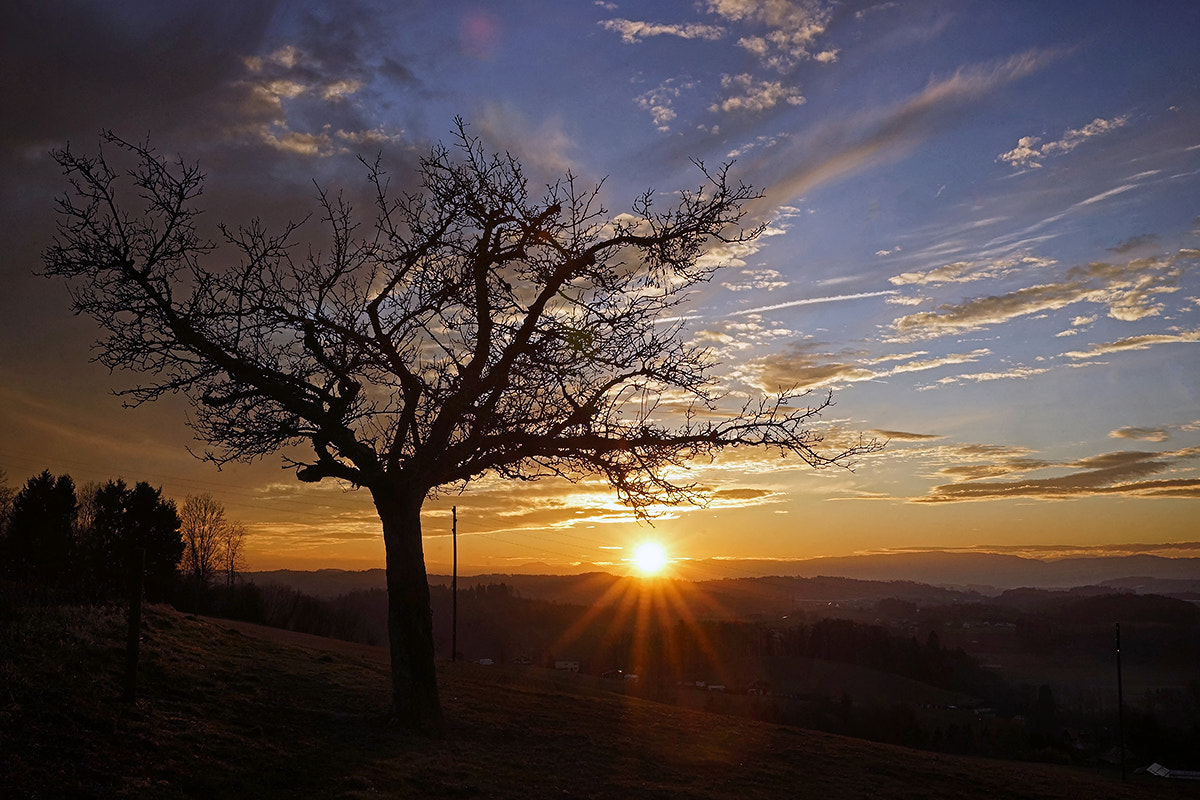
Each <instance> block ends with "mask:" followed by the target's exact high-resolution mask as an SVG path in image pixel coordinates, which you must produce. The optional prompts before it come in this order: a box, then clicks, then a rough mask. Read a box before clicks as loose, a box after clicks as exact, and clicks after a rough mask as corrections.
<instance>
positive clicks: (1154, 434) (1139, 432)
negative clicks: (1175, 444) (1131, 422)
mask: <svg viewBox="0 0 1200 800" xmlns="http://www.w3.org/2000/svg"><path fill="white" fill-rule="evenodd" d="M1108 436H1109V438H1110V439H1141V440H1143V441H1147V442H1165V441H1167V440H1168V439H1170V438H1171V434H1169V433H1168V432H1167V430H1166V429H1165V428H1117V429H1116V430H1115V431H1109V434H1108Z"/></svg>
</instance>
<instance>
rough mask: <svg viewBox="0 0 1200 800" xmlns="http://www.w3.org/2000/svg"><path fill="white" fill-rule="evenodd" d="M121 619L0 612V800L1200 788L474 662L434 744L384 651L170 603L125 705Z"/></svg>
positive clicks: (454, 668)
mask: <svg viewBox="0 0 1200 800" xmlns="http://www.w3.org/2000/svg"><path fill="white" fill-rule="evenodd" d="M123 624H124V623H123V619H122V616H121V615H120V614H119V613H116V612H106V611H101V610H93V609H69V608H68V609H61V608H45V609H32V610H30V609H22V610H21V613H19V614H16V615H9V614H4V613H2V612H0V796H3V797H6V798H9V797H11V798H24V797H29V798H33V797H64V798H66V797H81V798H82V797H95V798H109V797H112V798H120V797H138V798H144V797H150V798H160V797H161V798H177V797H235V798H236V797H247V798H248V797H255V798H263V797H292V796H303V797H309V798H325V797H329V798H359V797H377V796H390V797H431V798H437V797H481V798H533V799H534V800H537V799H538V798H550V797H554V798H563V797H580V798H587V797H595V798H608V797H612V798H624V797H647V798H676V797H678V798H701V800H703V799H704V798H737V799H738V800H746V798H755V797H821V798H824V799H825V800H836V799H837V798H859V797H871V798H884V797H886V798H939V797H961V798H972V797H978V798H988V799H989V800H992V798H996V797H1005V798H1076V797H1090V798H1151V797H1154V798H1161V797H1173V796H1178V797H1186V796H1194V791H1195V788H1196V787H1195V786H1187V785H1180V784H1172V783H1168V782H1164V781H1162V780H1161V779H1155V778H1151V777H1149V776H1142V775H1139V776H1134V777H1133V779H1132V780H1131V781H1130V783H1128V784H1122V783H1121V782H1120V779H1119V776H1117V775H1116V774H1094V773H1088V772H1081V771H1077V770H1071V769H1066V768H1055V767H1041V766H1029V765H1022V764H1012V763H1006V762H995V761H984V760H978V759H968V758H959V757H952V756H945V755H935V754H930V753H923V752H917V751H912V750H906V749H903V748H897V747H889V746H884V745H874V744H869V743H866V742H862V741H859V740H854V739H846V738H841V737H837V736H831V735H824V734H818V733H813V732H808V731H804V730H800V729H794V728H787V727H782V726H778V725H769V724H762V723H755V722H750V721H746V720H741V719H735V718H731V717H724V716H718V715H712V714H705V713H702V712H691V711H687V710H684V709H679V708H672V707H668V706H662V705H657V704H654V703H650V702H646V701H640V700H636V699H633V698H627V697H625V696H622V695H619V694H612V693H608V692H606V691H604V690H602V689H600V688H599V685H598V684H597V683H596V682H595V681H589V680H585V679H582V678H580V677H579V676H568V675H565V674H556V673H550V672H542V671H526V672H521V671H516V670H506V669H500V668H487V667H479V666H475V665H464V664H453V665H452V664H445V665H442V667H441V681H442V687H443V702H444V705H445V708H446V713H447V724H446V736H445V738H444V739H441V740H432V741H431V740H427V739H423V738H419V737H415V736H412V735H410V734H407V733H405V732H403V731H399V730H396V729H393V728H389V727H388V726H387V725H386V724H385V722H384V721H383V717H382V716H381V714H380V711H381V709H383V708H384V707H385V705H386V702H387V699H388V697H387V693H388V681H387V673H386V653H385V651H383V650H381V649H378V648H370V647H365V646H361V645H348V644H346V643H341V642H334V641H332V640H325V639H319V638H316V637H306V636H303V635H300V634H288V633H286V632H282V631H272V630H269V629H259V628H254V627H253V626H248V625H244V624H237V625H235V624H234V623H227V622H222V621H216V620H199V619H189V618H186V617H184V616H182V615H180V614H178V613H175V612H173V611H169V610H164V609H151V610H150V611H149V612H148V613H147V615H146V617H145V620H144V631H145V638H144V641H143V644H142V671H141V683H140V699H139V701H138V702H137V703H136V704H135V705H129V704H126V703H122V702H121V701H119V700H118V699H117V697H118V695H119V694H120V684H121V675H122V664H123V641H124V632H123V631H124V628H123ZM1188 790H1190V792H1191V793H1189V791H1188Z"/></svg>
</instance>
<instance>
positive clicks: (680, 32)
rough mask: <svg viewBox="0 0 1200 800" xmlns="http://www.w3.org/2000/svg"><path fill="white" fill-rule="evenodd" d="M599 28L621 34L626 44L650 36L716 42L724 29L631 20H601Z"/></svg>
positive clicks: (710, 26)
mask: <svg viewBox="0 0 1200 800" xmlns="http://www.w3.org/2000/svg"><path fill="white" fill-rule="evenodd" d="M600 27H601V28H604V29H605V30H608V31H612V32H614V33H619V34H621V41H623V42H625V43H626V44H637V43H639V42H642V41H644V40H646V39H648V38H650V37H652V36H677V37H679V38H680V39H702V40H706V41H716V40H717V39H720V38H721V37H723V36H724V35H725V29H724V28H722V27H720V26H718V25H702V24H700V23H691V24H686V25H667V24H662V23H655V22H636V21H634V20H631V19H606V20H601V22H600Z"/></svg>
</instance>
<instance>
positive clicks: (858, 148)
mask: <svg viewBox="0 0 1200 800" xmlns="http://www.w3.org/2000/svg"><path fill="white" fill-rule="evenodd" d="M1054 57H1055V56H1054V54H1053V53H1051V52H1048V51H1030V52H1026V53H1021V54H1019V55H1016V56H1012V57H1011V58H1007V59H1004V60H1002V61H998V62H992V63H988V64H980V65H975V66H971V67H964V68H962V69H959V70H958V71H956V72H955V73H954V74H953V75H951V76H950V77H948V78H943V79H940V80H935V81H932V82H930V83H929V85H928V86H926V88H925V89H924V90H923V91H921V92H919V93H917V94H916V95H913V96H912V97H910V98H909V99H907V100H905V101H903V102H901V103H897V104H895V105H893V106H891V107H890V108H887V109H883V110H881V111H872V112H868V113H866V114H861V115H858V116H856V117H855V118H852V119H850V120H845V121H842V122H835V123H830V124H828V125H826V126H824V127H823V128H821V129H819V130H818V131H817V132H816V133H815V134H814V135H812V136H810V137H807V139H806V140H805V141H803V142H795V143H794V144H793V147H794V148H795V149H797V150H799V149H800V148H803V151H804V152H805V155H804V156H803V157H801V158H798V159H797V158H795V157H794V154H793V153H792V152H791V148H789V149H788V151H787V152H785V153H782V154H779V155H778V156H777V157H780V158H786V159H787V161H788V162H790V165H789V166H787V167H784V168H782V169H780V165H779V164H772V165H767V164H763V165H762V166H761V167H760V168H761V169H764V170H767V169H770V170H772V171H775V172H777V173H778V174H779V175H780V177H779V178H777V179H776V180H775V181H774V182H773V183H772V184H771V185H770V186H768V187H766V189H765V192H764V199H763V200H760V201H758V202H757V203H752V204H750V205H749V206H748V207H747V210H748V211H749V213H750V214H751V216H754V215H763V216H765V215H766V214H767V212H768V211H769V210H770V209H771V208H772V207H774V206H777V205H780V204H787V203H790V202H792V200H793V199H794V198H796V197H799V196H800V195H803V194H805V193H806V192H809V191H811V190H812V189H814V188H815V187H817V186H820V185H823V184H825V183H828V182H829V181H832V180H836V179H839V178H843V177H846V176H849V175H853V174H856V173H858V172H861V171H863V170H865V169H867V168H869V167H873V166H877V165H879V164H883V163H887V162H889V161H893V160H895V159H897V158H900V157H902V156H904V155H905V154H907V153H909V152H910V151H911V150H912V149H913V148H914V147H915V146H916V145H918V144H919V143H920V142H922V141H924V140H925V139H926V138H928V137H929V136H930V135H931V134H932V133H933V132H935V131H937V130H940V129H941V128H942V127H944V126H945V125H946V124H947V121H948V120H949V119H951V118H952V117H953V116H954V115H955V114H956V113H958V112H960V111H961V110H962V109H964V108H967V107H969V106H970V105H971V104H973V103H975V102H977V101H979V100H980V99H982V98H984V97H986V96H987V95H988V94H989V92H991V91H992V90H994V89H997V88H999V87H1001V86H1003V85H1005V84H1008V83H1011V82H1012V81H1016V80H1019V79H1021V78H1024V77H1027V76H1029V75H1032V74H1034V73H1035V72H1037V71H1038V70H1039V69H1041V68H1042V67H1043V66H1045V64H1047V63H1049V61H1051V60H1052V59H1053V58H1054Z"/></svg>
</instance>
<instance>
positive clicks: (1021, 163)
mask: <svg viewBox="0 0 1200 800" xmlns="http://www.w3.org/2000/svg"><path fill="white" fill-rule="evenodd" d="M1128 122H1129V117H1128V116H1121V117H1114V118H1113V119H1101V118H1099V117H1097V118H1096V119H1094V120H1092V121H1091V122H1089V123H1088V124H1087V125H1084V126H1083V127H1082V128H1077V129H1074V130H1067V131H1066V132H1064V133H1063V135H1062V138H1061V139H1058V140H1056V141H1052V142H1046V143H1045V144H1042V140H1041V138H1040V137H1037V136H1022V137H1021V138H1020V139H1018V140H1017V146H1016V147H1014V148H1013V149H1012V150H1009V151H1008V152H1007V153H1001V154H1000V155H999V156H997V157H996V160H997V161H1003V162H1004V163H1006V164H1011V165H1012V166H1014V167H1021V168H1025V169H1038V168H1040V167H1041V166H1042V162H1043V161H1045V160H1046V159H1047V158H1050V157H1054V156H1062V155H1066V154H1067V153H1069V152H1071V151H1072V150H1074V149H1075V148H1076V147H1078V146H1079V145H1081V144H1083V143H1084V142H1086V141H1087V140H1088V139H1092V138H1095V137H1097V136H1101V135H1103V134H1106V133H1109V132H1110V131H1114V130H1116V129H1117V128H1121V127H1124V126H1125V125H1126V124H1127V123H1128Z"/></svg>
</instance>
